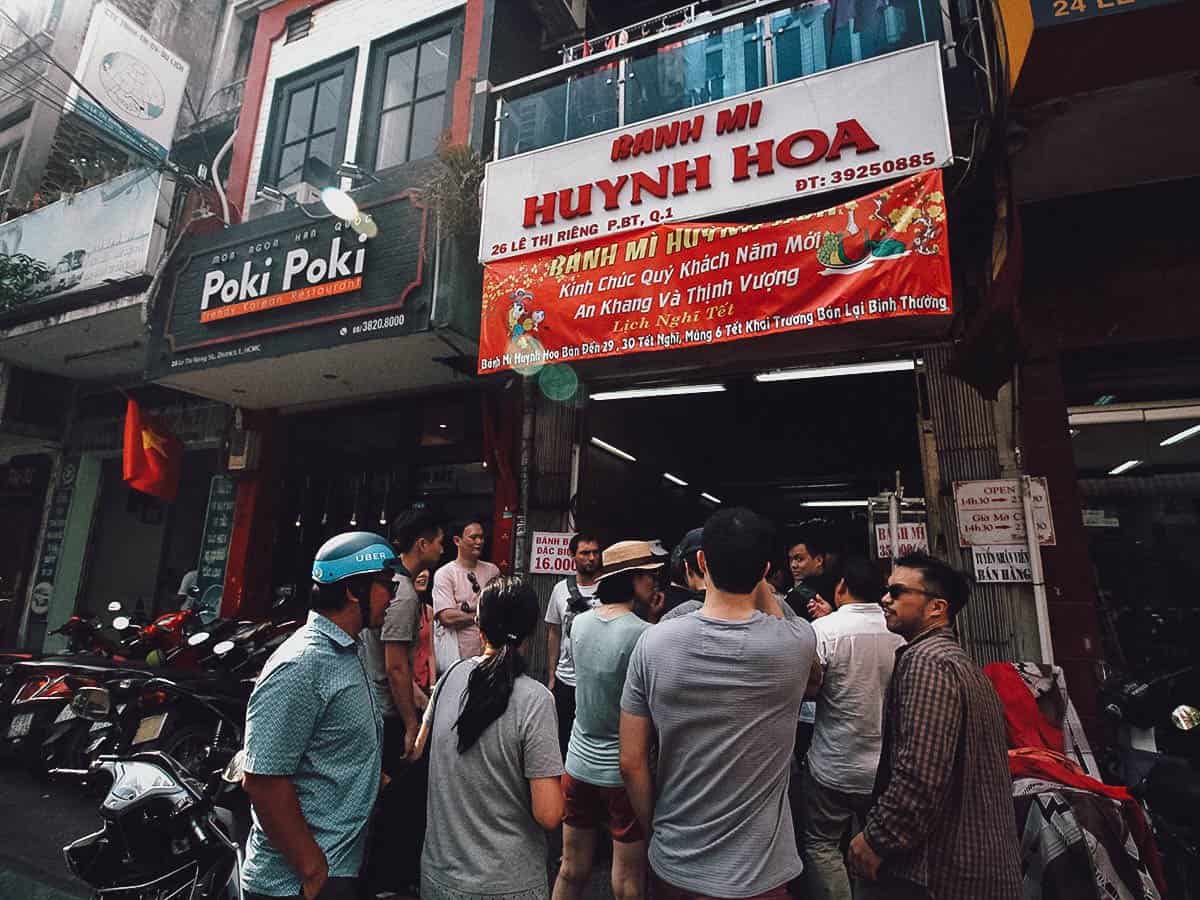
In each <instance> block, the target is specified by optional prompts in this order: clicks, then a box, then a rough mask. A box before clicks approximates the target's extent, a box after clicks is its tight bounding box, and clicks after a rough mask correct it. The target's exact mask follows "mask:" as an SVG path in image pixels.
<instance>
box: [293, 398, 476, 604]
mask: <svg viewBox="0 0 1200 900" xmlns="http://www.w3.org/2000/svg"><path fill="white" fill-rule="evenodd" d="M483 399H484V398H483V396H482V395H481V394H478V393H462V392H455V393H434V394H423V395H421V396H420V397H410V398H396V399H392V400H388V401H383V402H379V403H372V404H364V405H359V406H352V407H345V408H341V409H336V410H330V411H327V412H320V413H309V414H304V415H296V416H289V417H287V420H286V424H285V434H286V437H285V446H286V448H287V449H286V455H287V459H286V467H287V468H286V474H285V476H284V490H283V492H282V495H281V496H282V501H281V504H280V510H279V515H278V517H277V525H276V541H275V549H274V554H273V564H274V568H273V573H272V589H273V591H274V592H275V594H276V596H277V597H291V596H295V595H296V594H297V592H298V591H299V590H300V589H302V588H306V586H307V585H308V584H309V583H310V572H311V569H312V560H313V557H314V555H315V554H316V551H317V549H318V548H319V547H320V546H321V544H322V543H324V542H325V541H326V540H327V539H328V538H330V537H332V536H333V535H335V534H339V533H340V532H343V531H351V530H355V529H358V530H365V531H378V532H381V533H383V534H384V535H387V533H388V526H389V524H390V523H391V521H392V519H393V518H394V517H395V516H396V515H397V514H398V513H400V512H401V511H402V510H404V509H406V508H408V507H410V506H412V505H414V504H416V503H424V504H426V505H428V506H430V507H431V508H433V509H434V510H435V511H436V512H437V513H438V515H439V516H440V517H441V518H442V520H443V521H445V522H447V523H449V522H454V521H458V520H460V519H464V518H475V519H477V520H478V521H481V522H483V523H484V524H485V525H488V523H490V522H491V521H492V516H493V502H492V495H493V491H494V486H493V476H492V472H491V471H489V468H488V465H487V463H486V461H485V460H486V455H485V449H484V443H485V441H484V420H483V417H484V406H483ZM486 530H488V531H489V532H490V527H488V528H487V529H486ZM491 537H492V535H491V534H490V533H489V535H488V538H489V542H488V545H487V546H485V549H484V558H485V559H491V558H492V556H491V549H492V548H491V540H490V539H491ZM446 548H447V554H448V556H449V555H452V554H453V551H454V547H453V544H452V543H451V542H450V541H449V540H447V541H446ZM303 599H304V600H305V602H307V594H306V593H304V594H303Z"/></svg>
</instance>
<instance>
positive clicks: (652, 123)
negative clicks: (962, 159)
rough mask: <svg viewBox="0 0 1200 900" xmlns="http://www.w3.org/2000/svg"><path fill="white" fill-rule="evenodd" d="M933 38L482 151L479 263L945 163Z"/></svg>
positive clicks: (946, 129)
mask: <svg viewBox="0 0 1200 900" xmlns="http://www.w3.org/2000/svg"><path fill="white" fill-rule="evenodd" d="M951 157H952V152H951V149H950V126H949V121H948V119H947V115H946V101H945V94H944V90H943V86H942V65H941V52H940V49H939V46H938V44H937V43H936V42H930V43H928V44H922V45H921V46H919V47H911V48H909V49H906V50H898V51H896V52H895V53H890V54H887V55H886V56H880V57H876V58H874V59H870V60H865V61H864V62H860V63H855V64H853V65H849V66H843V67H841V68H837V69H833V70H830V71H828V72H820V73H818V74H816V75H809V76H807V77H805V78H798V79H795V80H793V81H787V82H784V83H782V84H778V85H773V86H771V87H767V88H762V89H761V90H758V91H752V92H750V93H747V94H742V95H739V96H737V97H733V98H730V99H728V100H720V101H717V102H714V103H707V104H705V105H703V106H695V107H692V108H690V109H685V110H680V111H678V112H674V113H671V114H670V115H666V116H660V117H658V118H656V119H647V120H645V121H642V122H637V123H631V124H628V125H625V126H623V127H621V128H615V129H612V130H611V131H606V132H602V133H600V134H595V135H590V136H588V137H584V138H579V139H578V140H574V141H568V142H566V143H563V144H556V145H555V146H553V147H547V148H545V149H543V150H534V151H531V152H529V153H524V154H521V155H519V156H511V157H508V158H506V159H501V160H496V161H495V162H492V163H489V164H488V167H487V177H486V178H485V181H484V196H483V229H482V234H481V237H480V246H479V258H480V260H481V261H483V262H488V261H490V260H496V259H504V258H505V257H510V256H520V255H521V254H523V253H530V252H533V251H536V250H544V249H546V248H549V247H555V246H559V245H565V244H572V243H576V242H578V241H583V240H588V239H590V238H595V237H599V236H601V235H609V234H617V233H620V232H624V231H630V230H634V229H638V228H645V227H648V226H651V225H656V224H659V223H661V222H673V221H679V220H688V219H703V218H705V217H708V216H713V215H716V214H718V213H725V212H730V211H732V210H738V209H746V208H748V207H753V206H761V205H763V204H766V203H776V202H778V201H781V200H787V199H790V198H794V197H805V196H813V195H816V194H822V193H825V192H828V191H836V190H842V189H845V188H851V187H857V186H859V185H865V184H870V183H871V182H876V181H883V180H885V179H891V178H896V177H899V176H902V175H911V174H913V173H914V172H918V171H922V170H925V169H932V168H938V167H941V166H945V165H948V164H949V163H950V160H951Z"/></svg>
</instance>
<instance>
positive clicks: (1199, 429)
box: [1158, 425, 1200, 447]
mask: <svg viewBox="0 0 1200 900" xmlns="http://www.w3.org/2000/svg"><path fill="white" fill-rule="evenodd" d="M1198 434H1200V425H1193V426H1192V427H1191V428H1185V429H1183V431H1181V432H1179V433H1178V434H1173V435H1171V436H1170V437H1169V438H1167V439H1166V440H1164V441H1159V443H1158V446H1160V447H1170V446H1171V445H1172V444H1178V443H1179V442H1180V441H1186V440H1187V439H1188V438H1190V437H1195V436H1196V435H1198Z"/></svg>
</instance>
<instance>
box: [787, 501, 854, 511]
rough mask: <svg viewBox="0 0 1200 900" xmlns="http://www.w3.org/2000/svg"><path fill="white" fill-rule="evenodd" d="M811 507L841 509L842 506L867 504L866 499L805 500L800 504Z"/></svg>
mask: <svg viewBox="0 0 1200 900" xmlns="http://www.w3.org/2000/svg"><path fill="white" fill-rule="evenodd" d="M800 505H801V506H807V507H809V508H810V509H821V508H824V509H840V508H842V507H852V506H866V505H867V501H866V500H805V501H804V502H803V503H801V504H800Z"/></svg>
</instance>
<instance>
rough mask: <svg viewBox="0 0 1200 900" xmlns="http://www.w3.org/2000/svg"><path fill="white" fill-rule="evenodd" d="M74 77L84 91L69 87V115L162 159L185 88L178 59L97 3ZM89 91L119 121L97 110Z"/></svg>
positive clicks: (185, 71) (181, 62) (183, 69)
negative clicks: (75, 114) (71, 112)
mask: <svg viewBox="0 0 1200 900" xmlns="http://www.w3.org/2000/svg"><path fill="white" fill-rule="evenodd" d="M75 78H76V80H77V81H78V82H79V83H80V84H82V85H83V86H84V87H85V88H87V91H81V90H80V89H79V88H78V87H77V86H76V85H74V84H73V85H71V90H70V93H69V95H68V100H67V109H68V110H73V111H74V112H76V113H78V114H79V115H81V116H84V117H85V118H87V119H88V120H90V121H91V122H93V123H94V124H96V125H97V126H98V127H100V128H103V129H104V130H105V131H107V132H109V133H110V134H111V135H112V136H113V137H115V138H117V139H118V140H120V141H122V142H124V143H126V144H132V145H134V146H136V147H138V148H140V149H143V150H145V151H146V152H148V153H150V154H151V155H153V156H156V157H158V158H160V159H163V158H166V155H167V151H168V150H169V149H170V148H171V141H172V140H173V139H174V137H175V122H176V120H177V119H178V118H179V107H180V105H181V104H182V103H183V90H184V88H185V87H186V86H187V78H188V64H187V63H186V62H185V61H184V60H183V58H182V57H180V56H177V55H176V54H175V53H172V52H171V51H170V50H168V49H167V48H166V47H164V46H163V45H162V44H160V43H159V42H158V41H156V40H155V39H154V38H153V37H151V36H150V33H149V32H148V31H146V30H145V29H144V28H142V27H141V26H140V25H138V24H136V23H135V22H133V21H132V20H130V19H128V18H126V17H125V15H124V14H122V13H121V12H120V11H118V10H117V8H116V7H115V6H112V5H110V4H108V3H103V2H102V3H97V4H96V6H95V7H94V8H93V9H92V19H91V23H90V24H89V25H88V30H87V36H86V37H85V38H84V39H83V50H82V52H81V53H80V56H79V67H78V68H77V69H76V70H75ZM88 92H90V93H91V94H92V95H93V96H94V97H96V99H98V100H99V101H100V102H101V103H102V104H104V107H105V108H107V110H108V111H109V112H111V113H112V115H113V116H116V117H117V119H119V120H120V121H119V122H117V121H114V120H113V118H112V116H110V115H108V113H107V112H105V110H104V109H102V108H100V107H99V106H97V105H96V103H95V102H94V101H93V100H92V98H91V97H89V96H88ZM122 123H124V125H122ZM125 126H127V127H125ZM130 129H132V132H131V130H130Z"/></svg>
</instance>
